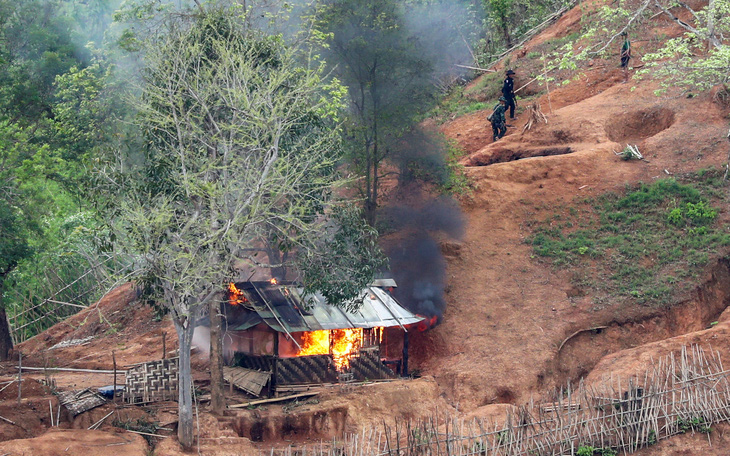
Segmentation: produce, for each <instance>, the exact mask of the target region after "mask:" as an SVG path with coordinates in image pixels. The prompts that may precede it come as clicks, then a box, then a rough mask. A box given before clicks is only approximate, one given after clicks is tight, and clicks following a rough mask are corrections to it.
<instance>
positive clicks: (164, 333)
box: [162, 331, 167, 359]
mask: <svg viewBox="0 0 730 456" xmlns="http://www.w3.org/2000/svg"><path fill="white" fill-rule="evenodd" d="M166 338H167V331H162V359H165V355H166V354H167V345H166V344H165V339H166Z"/></svg>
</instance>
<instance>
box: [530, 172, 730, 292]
mask: <svg viewBox="0 0 730 456" xmlns="http://www.w3.org/2000/svg"><path fill="white" fill-rule="evenodd" d="M721 176H722V173H721V172H720V171H718V170H704V171H701V172H698V173H696V174H692V175H689V176H685V177H684V178H683V179H682V182H680V181H679V180H676V179H663V180H658V181H655V182H653V183H651V184H639V185H636V186H631V187H627V188H626V189H625V190H624V191H623V192H620V193H608V194H604V195H601V196H599V197H596V198H593V199H589V200H584V201H582V202H578V201H576V202H575V205H574V206H572V207H569V208H565V209H564V210H560V211H558V212H556V213H553V214H550V215H549V216H547V217H545V219H544V220H542V221H535V222H530V226H532V227H533V233H532V234H531V235H530V236H529V237H528V239H527V242H528V243H529V244H531V245H532V248H533V251H534V254H535V255H536V256H538V257H542V258H543V259H545V260H548V261H551V262H552V263H553V264H554V265H555V266H557V267H561V268H568V267H570V268H575V269H576V270H578V269H579V270H581V271H583V272H582V273H583V276H585V275H586V272H585V271H590V272H589V273H588V274H589V275H590V277H583V278H582V279H581V281H582V282H583V283H585V284H590V285H589V287H590V288H593V289H594V295H597V296H598V295H603V296H604V297H605V296H612V297H614V298H618V300H619V302H621V301H628V300H630V301H632V302H638V303H640V304H643V305H647V306H654V305H663V304H668V303H670V302H671V298H672V296H673V294H675V293H676V292H678V291H682V290H684V289H687V288H688V287H690V286H693V282H692V281H693V280H696V278H697V277H698V275H699V273H700V271H701V270H702V268H703V267H704V266H705V265H706V264H707V263H708V262H709V261H710V259H711V257H712V256H713V255H715V254H716V253H717V252H718V251H719V250H720V249H721V248H723V247H727V246H730V229H729V227H728V226H727V224H721V223H718V221H717V217H718V210H717V209H716V207H715V205H720V204H727V197H726V196H725V192H724V191H721V190H722V186H723V182H722V179H721ZM581 207H585V208H586V209H585V210H584V211H580V210H578V209H577V208H581ZM581 212H582V213H581Z"/></svg>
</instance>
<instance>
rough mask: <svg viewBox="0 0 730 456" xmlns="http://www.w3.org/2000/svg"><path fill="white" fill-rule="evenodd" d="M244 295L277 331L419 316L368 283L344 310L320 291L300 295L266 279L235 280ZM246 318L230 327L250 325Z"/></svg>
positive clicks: (391, 322)
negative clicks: (356, 301)
mask: <svg viewBox="0 0 730 456" xmlns="http://www.w3.org/2000/svg"><path fill="white" fill-rule="evenodd" d="M236 286H237V287H238V288H239V289H241V291H242V292H243V293H244V295H245V296H246V299H248V304H247V307H248V308H250V309H251V310H252V311H254V312H256V314H257V315H258V316H259V317H260V318H261V319H262V320H263V321H264V322H265V323H266V324H267V325H269V326H270V327H271V328H272V329H274V330H275V331H279V332H290V333H291V332H301V331H318V330H322V329H327V330H331V329H346V328H374V327H386V328H387V327H391V326H406V325H410V324H413V323H418V322H419V321H421V320H423V317H419V316H418V315H415V314H413V313H411V312H409V311H408V310H406V309H404V308H403V307H402V306H401V305H400V304H399V303H398V302H397V301H396V300H395V298H393V297H392V296H391V295H389V294H388V293H386V292H385V291H384V290H382V289H380V288H378V287H374V286H371V287H368V288H366V289H364V290H363V291H362V293H361V295H360V297H361V299H362V305H361V306H360V308H359V310H357V311H355V312H347V311H345V310H344V309H341V308H339V307H335V306H331V305H329V304H327V302H326V301H325V299H324V298H323V297H322V296H321V295H314V296H308V297H307V300H306V302H305V300H304V299H303V298H302V296H301V292H302V290H301V289H299V288H295V287H292V286H288V285H271V284H268V283H264V284H262V283H260V282H259V283H253V282H248V283H244V284H236ZM254 320H255V319H248V321H247V322H246V323H244V322H241V323H239V324H238V325H235V326H234V327H232V328H231V329H234V330H243V329H247V328H249V327H251V326H252V324H251V323H253V321H254Z"/></svg>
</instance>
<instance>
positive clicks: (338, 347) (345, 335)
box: [332, 328, 362, 372]
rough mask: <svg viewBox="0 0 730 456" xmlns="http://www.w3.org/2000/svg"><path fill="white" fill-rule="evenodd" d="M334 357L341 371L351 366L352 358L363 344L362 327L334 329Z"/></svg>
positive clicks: (336, 365)
mask: <svg viewBox="0 0 730 456" xmlns="http://www.w3.org/2000/svg"><path fill="white" fill-rule="evenodd" d="M332 336H333V337H332V358H333V359H334V360H335V367H336V368H337V370H338V371H339V372H342V371H344V370H345V369H349V368H350V358H352V356H353V355H355V354H357V352H358V351H359V350H360V347H361V346H362V328H355V329H335V330H334V331H332Z"/></svg>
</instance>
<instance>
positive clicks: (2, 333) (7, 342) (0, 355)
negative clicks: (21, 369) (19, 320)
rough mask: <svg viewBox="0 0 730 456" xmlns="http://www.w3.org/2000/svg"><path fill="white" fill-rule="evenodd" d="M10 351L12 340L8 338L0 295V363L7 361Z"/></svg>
mask: <svg viewBox="0 0 730 456" xmlns="http://www.w3.org/2000/svg"><path fill="white" fill-rule="evenodd" d="M12 349H13V339H12V338H11V337H10V324H9V323H8V317H7V315H6V314H5V308H4V307H3V303H2V294H0V361H8V360H9V359H10V351H11V350H12Z"/></svg>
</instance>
